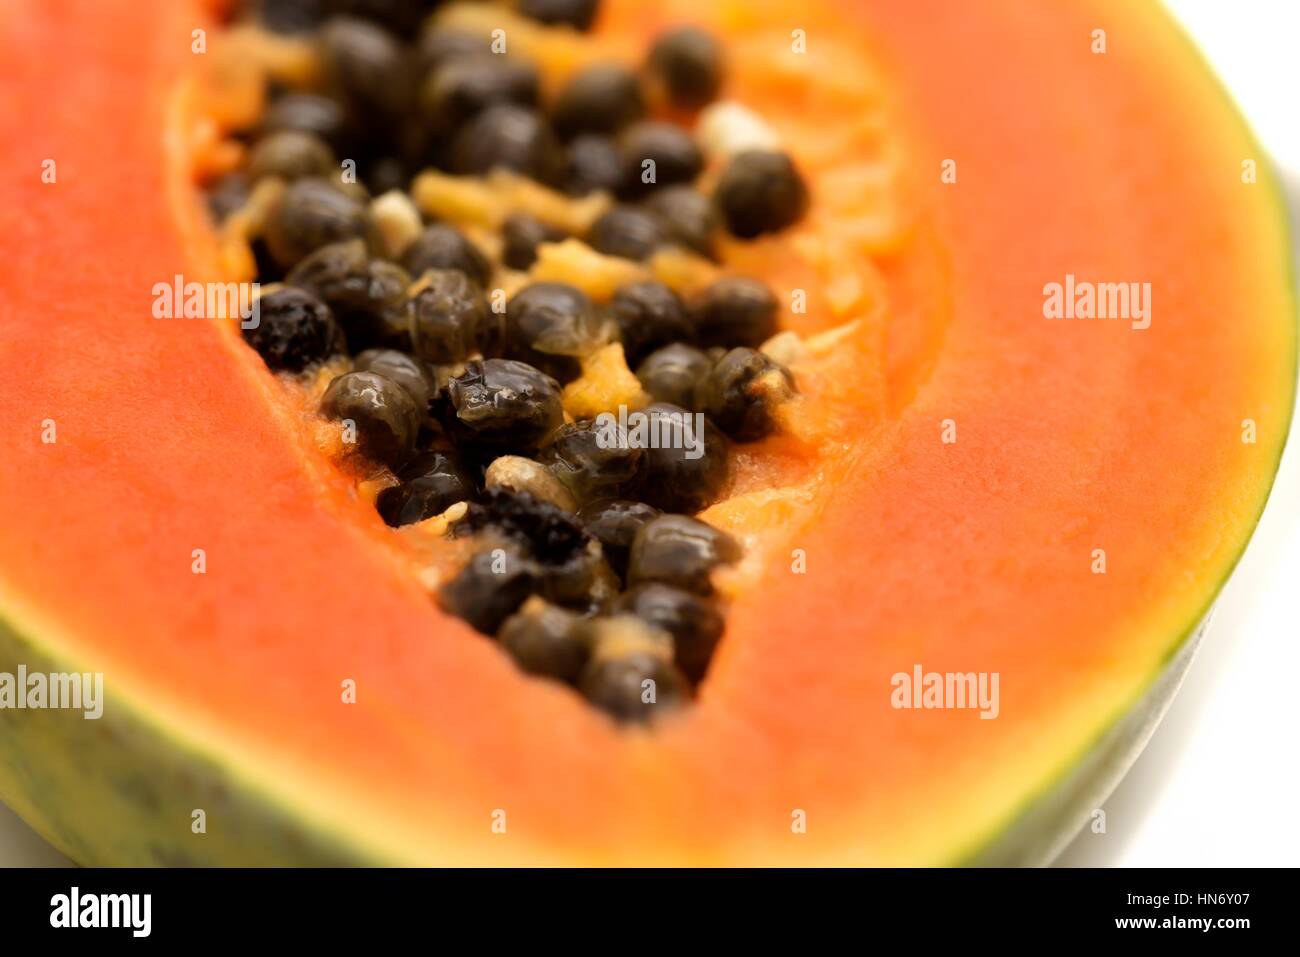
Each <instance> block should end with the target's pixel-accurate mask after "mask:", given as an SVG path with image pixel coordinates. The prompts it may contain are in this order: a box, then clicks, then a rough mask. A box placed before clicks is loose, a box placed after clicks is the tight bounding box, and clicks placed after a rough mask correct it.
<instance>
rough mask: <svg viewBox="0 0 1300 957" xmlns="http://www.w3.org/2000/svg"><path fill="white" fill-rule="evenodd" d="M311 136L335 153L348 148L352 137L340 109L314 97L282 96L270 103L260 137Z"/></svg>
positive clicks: (339, 106)
mask: <svg viewBox="0 0 1300 957" xmlns="http://www.w3.org/2000/svg"><path fill="white" fill-rule="evenodd" d="M291 130H292V131H296V132H299V133H310V134H312V135H313V136H316V137H319V138H320V139H321V140H323V141H324V142H326V143H328V144H329V145H330V146H331V147H333V148H334V149H335V150H344V149H346V148H347V146H348V144H349V142H350V140H351V139H352V136H353V133H352V131H351V129H350V124H349V122H348V118H347V114H346V112H345V111H344V109H343V107H342V105H341V104H340V103H339V102H338V101H337V100H334V99H331V98H330V97H328V96H321V95H319V94H316V93H285V94H283V95H282V96H279V97H276V98H275V99H274V100H272V101H271V102H270V103H269V104H268V105H267V108H266V113H265V114H263V116H262V133H263V134H264V135H269V134H271V133H280V132H285V131H291Z"/></svg>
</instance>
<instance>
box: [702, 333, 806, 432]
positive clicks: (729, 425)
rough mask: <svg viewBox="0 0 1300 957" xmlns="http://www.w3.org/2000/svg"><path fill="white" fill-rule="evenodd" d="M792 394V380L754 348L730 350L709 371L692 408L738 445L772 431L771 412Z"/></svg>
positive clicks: (773, 426) (775, 363)
mask: <svg viewBox="0 0 1300 957" xmlns="http://www.w3.org/2000/svg"><path fill="white" fill-rule="evenodd" d="M793 395H794V377H793V376H791V375H790V371H789V370H788V369H786V368H785V367H784V366H782V365H781V364H780V363H778V362H776V361H774V360H773V359H771V358H769V357H768V356H766V355H764V354H763V353H761V352H758V351H756V350H754V349H746V348H737V349H732V350H731V351H729V352H728V353H727V354H726V355H724V356H723V357H722V358H721V359H719V360H718V363H717V365H715V366H714V367H713V369H712V370H710V372H709V374H708V375H707V376H705V378H704V379H703V380H702V381H701V382H700V384H699V387H698V388H697V389H696V393H695V405H696V408H698V409H700V411H702V412H703V413H704V414H705V415H707V416H709V418H711V419H712V420H713V421H714V422H716V423H717V425H718V428H720V429H722V431H724V432H726V433H727V435H728V436H730V437H731V438H733V439H735V440H736V441H738V442H752V441H754V440H755V439H761V438H762V437H763V436H765V435H767V434H769V433H770V432H772V431H773V430H774V429H775V428H776V420H775V418H774V413H775V410H776V408H777V407H778V406H779V405H780V404H781V403H783V402H786V401H788V400H789V399H790V398H791V397H792V396H793Z"/></svg>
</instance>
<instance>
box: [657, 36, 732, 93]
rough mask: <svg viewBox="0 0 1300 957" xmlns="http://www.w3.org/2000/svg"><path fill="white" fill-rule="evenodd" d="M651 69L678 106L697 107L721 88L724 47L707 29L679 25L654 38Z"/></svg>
mask: <svg viewBox="0 0 1300 957" xmlns="http://www.w3.org/2000/svg"><path fill="white" fill-rule="evenodd" d="M649 68H650V70H651V72H652V73H653V74H654V75H655V76H656V77H657V78H658V79H659V80H660V82H662V83H663V86H664V89H665V90H666V92H667V93H668V98H669V100H670V101H671V102H672V103H673V104H674V105H675V106H679V107H683V108H685V109H698V108H699V107H701V106H704V105H705V104H706V103H708V102H709V101H711V100H712V99H714V98H715V97H716V96H717V95H718V90H719V89H720V88H721V87H722V73H723V70H722V47H721V46H720V45H719V43H718V41H717V39H716V38H715V37H714V36H713V34H711V33H709V32H708V31H706V30H701V29H700V28H699V27H692V26H684V27H677V28H676V29H672V30H668V31H666V32H664V33H662V34H660V35H659V37H658V38H657V39H656V40H655V42H654V45H653V46H651V48H650V57H649Z"/></svg>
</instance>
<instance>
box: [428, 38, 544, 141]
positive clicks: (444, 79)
mask: <svg viewBox="0 0 1300 957" xmlns="http://www.w3.org/2000/svg"><path fill="white" fill-rule="evenodd" d="M539 86H540V78H539V76H538V73H537V68H536V67H534V66H533V65H532V64H530V63H526V62H524V61H522V60H514V59H510V58H507V57H505V56H498V55H496V54H493V53H484V54H481V55H478V56H464V57H457V58H455V59H453V60H451V61H450V62H448V63H445V64H443V65H442V66H441V67H439V68H438V69H436V70H434V71H433V72H432V73H430V74H429V76H428V77H427V78H426V79H425V81H424V84H423V86H422V87H421V90H420V104H419V105H420V113H421V117H422V118H423V120H424V122H425V123H426V124H427V126H428V128H429V129H430V130H432V131H434V132H439V133H443V134H446V133H450V132H451V131H453V130H455V129H457V128H458V127H459V126H460V125H461V124H462V123H464V122H465V121H466V120H468V119H469V118H470V117H471V116H475V115H476V114H478V113H481V112H483V110H485V109H487V108H488V107H489V106H492V105H493V104H496V103H516V104H518V105H520V106H536V105H537V99H538V90H539Z"/></svg>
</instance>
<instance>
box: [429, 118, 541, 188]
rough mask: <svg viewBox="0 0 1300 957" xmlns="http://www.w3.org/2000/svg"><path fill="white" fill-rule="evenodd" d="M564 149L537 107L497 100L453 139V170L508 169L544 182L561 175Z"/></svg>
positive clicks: (465, 172) (473, 173) (471, 173)
mask: <svg viewBox="0 0 1300 957" xmlns="http://www.w3.org/2000/svg"><path fill="white" fill-rule="evenodd" d="M562 163H563V152H562V150H561V149H560V145H559V143H558V142H557V141H556V139H555V135H554V134H553V133H552V132H551V128H550V126H549V124H547V122H546V121H545V120H544V119H543V117H542V116H541V114H540V113H538V112H537V111H536V110H533V109H528V108H526V107H522V106H516V105H514V104H513V103H498V104H496V105H494V106H490V107H488V108H487V109H485V110H483V112H481V113H479V114H477V115H476V116H474V117H473V118H471V119H470V120H469V121H468V122H466V123H465V125H464V126H462V127H461V129H460V132H458V133H457V134H456V136H455V138H454V139H453V140H452V142H451V171H452V172H454V173H460V174H462V175H468V176H482V175H484V174H486V173H489V172H491V171H492V170H494V169H508V170H513V171H514V172H516V173H521V174H523V175H524V176H528V177H531V178H533V179H535V180H538V181H539V182H542V183H548V184H549V183H555V182H557V181H558V180H559V178H560V171H561V166H562Z"/></svg>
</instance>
